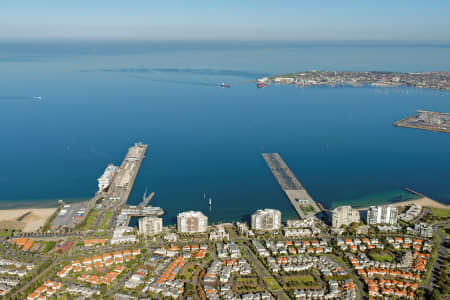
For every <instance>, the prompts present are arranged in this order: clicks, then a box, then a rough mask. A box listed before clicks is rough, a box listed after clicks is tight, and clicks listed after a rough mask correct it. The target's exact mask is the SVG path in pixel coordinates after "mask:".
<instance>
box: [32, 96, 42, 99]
mask: <svg viewBox="0 0 450 300" xmlns="http://www.w3.org/2000/svg"><path fill="white" fill-rule="evenodd" d="M31 98H32V99H34V100H42V99H44V97H42V96H33V97H31Z"/></svg>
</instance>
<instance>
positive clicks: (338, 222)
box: [331, 205, 360, 228]
mask: <svg viewBox="0 0 450 300" xmlns="http://www.w3.org/2000/svg"><path fill="white" fill-rule="evenodd" d="M331 218H332V222H331V223H332V225H333V227H334V228H340V227H341V226H342V225H346V226H348V225H350V224H351V223H359V222H360V216H359V211H358V210H357V209H353V208H352V207H351V206H350V205H345V206H339V207H336V208H335V209H333V210H332V211H331Z"/></svg>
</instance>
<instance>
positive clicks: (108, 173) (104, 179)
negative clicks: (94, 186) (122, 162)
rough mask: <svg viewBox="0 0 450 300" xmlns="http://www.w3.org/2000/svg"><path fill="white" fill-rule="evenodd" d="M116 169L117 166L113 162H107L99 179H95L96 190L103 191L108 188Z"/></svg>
mask: <svg viewBox="0 0 450 300" xmlns="http://www.w3.org/2000/svg"><path fill="white" fill-rule="evenodd" d="M118 169H119V168H118V167H116V166H114V165H113V164H109V165H108V166H107V167H106V169H105V172H103V175H102V176H100V178H99V179H97V181H98V190H99V191H100V192H103V191H105V190H107V189H108V187H109V186H110V185H111V182H112V181H113V179H114V176H115V175H116V173H117V171H118Z"/></svg>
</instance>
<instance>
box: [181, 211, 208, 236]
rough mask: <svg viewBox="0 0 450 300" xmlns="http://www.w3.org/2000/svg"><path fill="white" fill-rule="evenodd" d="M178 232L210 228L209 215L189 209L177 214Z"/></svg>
mask: <svg viewBox="0 0 450 300" xmlns="http://www.w3.org/2000/svg"><path fill="white" fill-rule="evenodd" d="M177 228H178V232H184V233H197V232H206V231H207V230H208V217H207V216H205V215H204V214H203V213H202V212H200V211H187V212H182V213H179V214H178V216H177Z"/></svg>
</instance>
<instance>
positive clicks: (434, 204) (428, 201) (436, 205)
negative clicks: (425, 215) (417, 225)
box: [358, 197, 450, 210]
mask: <svg viewBox="0 0 450 300" xmlns="http://www.w3.org/2000/svg"><path fill="white" fill-rule="evenodd" d="M411 204H419V205H422V206H426V207H432V208H444V209H450V205H445V204H443V203H440V202H438V201H436V200H433V199H431V198H428V197H423V198H419V199H415V200H408V201H402V202H394V203H387V204H383V205H392V206H396V207H397V206H406V205H411ZM367 209H368V207H364V208H358V210H367Z"/></svg>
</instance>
